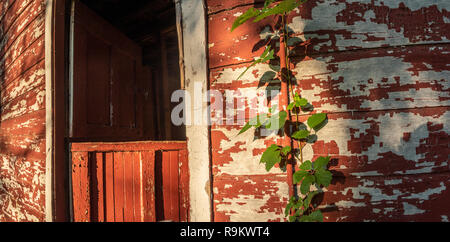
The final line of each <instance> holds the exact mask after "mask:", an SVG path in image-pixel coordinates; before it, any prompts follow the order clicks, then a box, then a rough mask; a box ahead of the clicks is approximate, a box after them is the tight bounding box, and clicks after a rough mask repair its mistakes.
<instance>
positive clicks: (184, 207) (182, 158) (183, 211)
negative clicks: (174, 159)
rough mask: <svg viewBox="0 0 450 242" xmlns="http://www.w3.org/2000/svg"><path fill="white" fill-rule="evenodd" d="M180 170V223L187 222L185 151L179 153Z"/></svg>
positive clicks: (187, 190) (187, 199)
mask: <svg viewBox="0 0 450 242" xmlns="http://www.w3.org/2000/svg"><path fill="white" fill-rule="evenodd" d="M179 157H180V169H179V174H180V175H179V177H180V181H179V191H180V222H188V221H189V167H188V162H187V161H188V153H187V150H186V149H182V150H180V152H179Z"/></svg>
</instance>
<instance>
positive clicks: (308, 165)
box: [299, 160, 312, 171]
mask: <svg viewBox="0 0 450 242" xmlns="http://www.w3.org/2000/svg"><path fill="white" fill-rule="evenodd" d="M299 168H300V170H304V171H309V170H311V169H312V163H311V161H310V160H307V161H305V162H303V163H302V164H301V165H300V166H299Z"/></svg>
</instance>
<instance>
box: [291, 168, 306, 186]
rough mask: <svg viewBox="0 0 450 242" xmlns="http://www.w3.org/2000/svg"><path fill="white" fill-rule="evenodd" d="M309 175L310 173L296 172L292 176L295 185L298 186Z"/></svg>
mask: <svg viewBox="0 0 450 242" xmlns="http://www.w3.org/2000/svg"><path fill="white" fill-rule="evenodd" d="M308 174H309V173H308V172H307V171H296V172H295V173H294V175H293V176H292V180H293V182H294V184H298V183H299V182H300V181H301V180H302V179H303V177H305V176H306V175H308Z"/></svg>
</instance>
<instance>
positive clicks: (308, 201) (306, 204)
mask: <svg viewBox="0 0 450 242" xmlns="http://www.w3.org/2000/svg"><path fill="white" fill-rule="evenodd" d="M319 193H320V192H319V191H314V192H310V193H309V194H308V196H306V198H305V201H304V205H305V208H308V207H309V205H310V204H311V200H312V199H313V198H314V196H316V195H317V194H319Z"/></svg>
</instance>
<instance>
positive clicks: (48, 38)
mask: <svg viewBox="0 0 450 242" xmlns="http://www.w3.org/2000/svg"><path fill="white" fill-rule="evenodd" d="M52 23H53V0H46V8H45V40H44V44H45V152H46V153H45V155H46V158H45V221H47V222H52V221H53V92H52V89H53V88H52V87H53V82H52V79H53V78H52V35H53V25H52Z"/></svg>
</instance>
